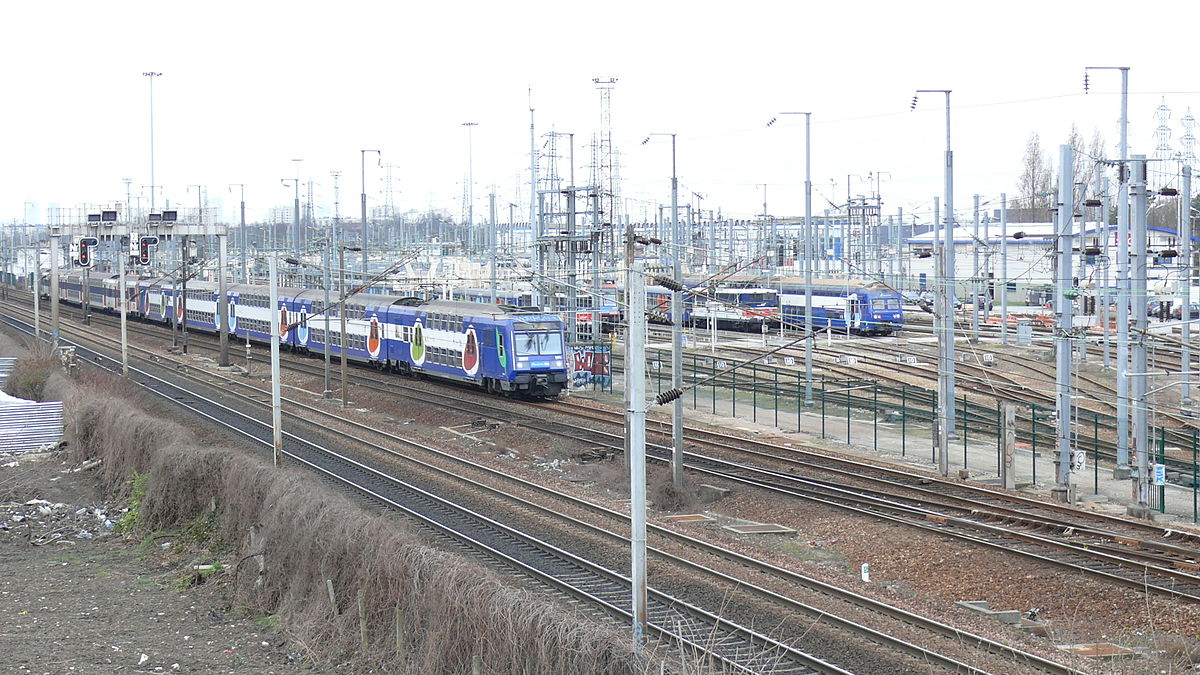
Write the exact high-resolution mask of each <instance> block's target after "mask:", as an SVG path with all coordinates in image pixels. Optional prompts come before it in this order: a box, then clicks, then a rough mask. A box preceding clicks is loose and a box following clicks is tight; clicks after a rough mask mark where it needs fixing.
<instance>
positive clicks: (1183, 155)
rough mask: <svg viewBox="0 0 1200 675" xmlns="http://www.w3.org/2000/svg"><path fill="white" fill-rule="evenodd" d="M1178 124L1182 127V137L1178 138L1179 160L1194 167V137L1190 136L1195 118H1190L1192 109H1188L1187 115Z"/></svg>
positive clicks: (1194, 124) (1194, 125)
mask: <svg viewBox="0 0 1200 675" xmlns="http://www.w3.org/2000/svg"><path fill="white" fill-rule="evenodd" d="M1179 124H1180V126H1182V127H1183V135H1182V136H1180V137H1179V145H1180V146H1181V150H1180V152H1179V159H1180V160H1182V161H1183V163H1185V164H1187V165H1189V166H1195V165H1196V137H1195V136H1194V135H1193V134H1192V130H1193V129H1195V128H1196V118H1195V117H1192V109H1191V108H1188V109H1187V113H1185V114H1184V116H1183V117H1180V118H1179Z"/></svg>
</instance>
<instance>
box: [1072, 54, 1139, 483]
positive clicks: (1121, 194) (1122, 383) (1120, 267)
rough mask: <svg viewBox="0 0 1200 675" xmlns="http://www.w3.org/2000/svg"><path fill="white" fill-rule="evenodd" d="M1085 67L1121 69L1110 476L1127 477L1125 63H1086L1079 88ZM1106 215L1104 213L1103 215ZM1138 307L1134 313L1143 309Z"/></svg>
mask: <svg viewBox="0 0 1200 675" xmlns="http://www.w3.org/2000/svg"><path fill="white" fill-rule="evenodd" d="M1089 70H1119V71H1121V121H1120V126H1121V142H1120V145H1119V147H1118V150H1119V154H1120V155H1121V156H1120V158H1119V159H1120V166H1119V170H1118V172H1117V181H1118V189H1117V269H1116V274H1117V279H1116V282H1117V464H1116V466H1115V467H1114V468H1113V478H1117V479H1125V478H1129V477H1130V474H1131V471H1130V467H1129V378H1128V377H1126V374H1127V373H1128V372H1129V296H1130V284H1129V175H1128V174H1129V167H1128V160H1129V67H1128V66H1088V67H1086V68H1084V74H1083V92H1084V93H1085V94H1086V93H1087V91H1088V74H1087V71H1089ZM1106 219H1107V215H1106ZM1144 312H1145V308H1144V307H1142V308H1139V310H1138V313H1139V314H1141V313H1144Z"/></svg>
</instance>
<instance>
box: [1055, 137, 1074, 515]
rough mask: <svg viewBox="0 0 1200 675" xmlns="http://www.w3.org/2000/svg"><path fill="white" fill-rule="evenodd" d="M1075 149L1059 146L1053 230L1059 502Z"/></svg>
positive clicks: (1066, 407) (1069, 343) (1065, 432)
mask: <svg viewBox="0 0 1200 675" xmlns="http://www.w3.org/2000/svg"><path fill="white" fill-rule="evenodd" d="M1074 157H1075V151H1074V148H1072V147H1071V146H1070V145H1060V146H1059V174H1058V214H1057V222H1056V223H1055V230H1056V234H1057V236H1056V237H1055V246H1056V248H1057V251H1056V253H1057V254H1058V265H1057V267H1058V269H1057V270H1056V271H1055V274H1054V277H1055V288H1054V308H1055V313H1056V314H1057V315H1058V330H1057V331H1056V333H1057V335H1056V337H1055V340H1054V347H1055V368H1054V390H1055V395H1056V398H1055V408H1056V410H1057V413H1058V443H1057V445H1058V474H1057V476H1056V477H1055V486H1054V488H1053V489H1052V490H1051V493H1052V494H1053V495H1054V497H1055V498H1056V499H1058V500H1059V501H1063V502H1065V501H1068V499H1069V495H1070V492H1069V484H1068V479H1069V474H1070V470H1071V352H1072V350H1073V349H1074V342H1073V339H1072V337H1073V336H1072V332H1073V328H1074V325H1075V319H1074V312H1073V309H1074V302H1075V301H1074V299H1073V296H1074V293H1068V290H1070V289H1071V288H1072V286H1073V285H1074V282H1073V281H1072V272H1071V262H1072V257H1073V256H1074V254H1073V253H1072V248H1073V243H1074V236H1073V232H1072V228H1071V225H1072V223H1073V221H1074V213H1075V175H1074V167H1073V164H1074V161H1075V160H1074Z"/></svg>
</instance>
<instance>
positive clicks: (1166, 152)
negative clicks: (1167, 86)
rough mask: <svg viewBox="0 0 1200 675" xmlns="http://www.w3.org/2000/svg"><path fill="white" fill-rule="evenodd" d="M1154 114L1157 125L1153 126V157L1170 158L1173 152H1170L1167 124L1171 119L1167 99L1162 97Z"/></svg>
mask: <svg viewBox="0 0 1200 675" xmlns="http://www.w3.org/2000/svg"><path fill="white" fill-rule="evenodd" d="M1154 116H1155V117H1156V118H1158V126H1157V127H1155V128H1154V140H1155V146H1154V159H1159V160H1163V159H1171V157H1172V155H1173V154H1174V153H1172V152H1171V127H1170V126H1168V125H1167V122H1169V121H1170V120H1171V108H1170V107H1169V106H1167V99H1165V98H1164V99H1163V100H1162V103H1159V104H1158V108H1157V109H1155V111H1154Z"/></svg>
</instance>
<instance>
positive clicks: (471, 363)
mask: <svg viewBox="0 0 1200 675" xmlns="http://www.w3.org/2000/svg"><path fill="white" fill-rule="evenodd" d="M462 369H463V371H464V372H466V373H467V374H468V375H474V374H475V373H478V372H479V341H478V340H477V339H476V338H475V328H474V327H472V328H468V329H467V345H466V346H465V347H463V354H462Z"/></svg>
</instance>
